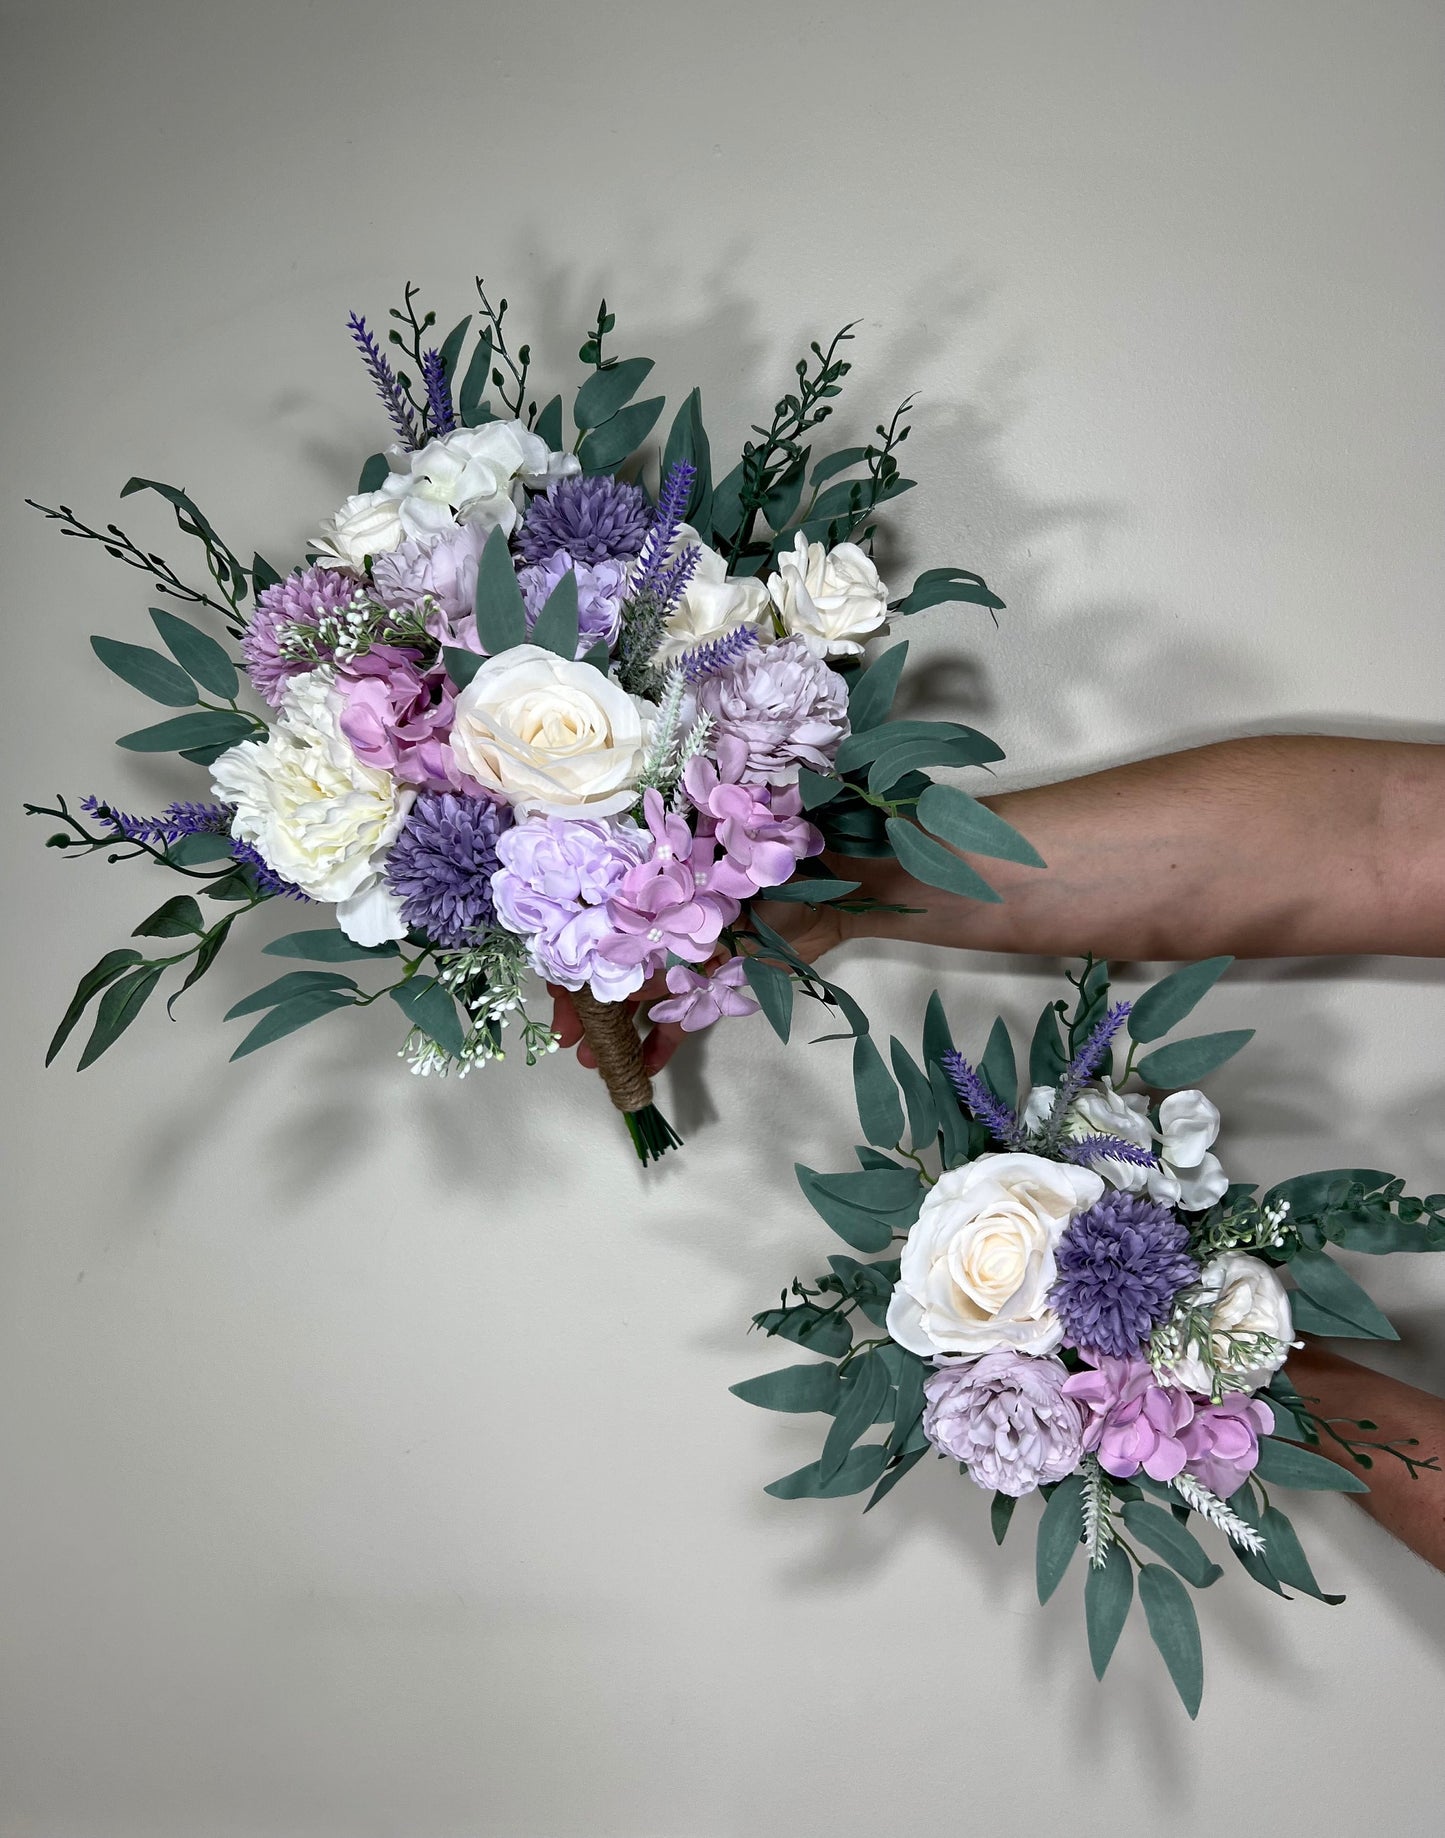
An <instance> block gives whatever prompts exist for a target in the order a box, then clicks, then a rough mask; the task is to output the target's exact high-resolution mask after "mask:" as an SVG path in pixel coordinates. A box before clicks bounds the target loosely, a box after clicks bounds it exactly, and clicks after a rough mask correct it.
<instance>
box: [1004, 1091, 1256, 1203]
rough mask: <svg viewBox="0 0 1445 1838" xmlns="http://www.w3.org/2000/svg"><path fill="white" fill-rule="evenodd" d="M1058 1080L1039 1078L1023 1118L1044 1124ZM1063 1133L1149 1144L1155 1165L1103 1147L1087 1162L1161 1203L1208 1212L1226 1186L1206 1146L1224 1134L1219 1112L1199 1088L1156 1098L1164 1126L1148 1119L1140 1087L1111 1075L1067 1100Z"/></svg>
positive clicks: (1226, 1180)
mask: <svg viewBox="0 0 1445 1838" xmlns="http://www.w3.org/2000/svg"><path fill="white" fill-rule="evenodd" d="M1053 1102H1054V1087H1053V1086H1052V1085H1036V1086H1035V1087H1034V1089H1033V1090H1032V1091H1031V1092H1030V1093H1029V1095H1028V1100H1027V1102H1026V1103H1025V1105H1024V1110H1023V1121H1024V1122H1025V1124H1027V1125H1028V1127H1029V1128H1030V1129H1040V1128H1042V1126H1043V1124H1044V1123H1045V1122H1046V1121H1047V1119H1048V1116H1049V1112H1050V1111H1051V1110H1052V1108H1053ZM1064 1134H1065V1135H1066V1136H1067V1137H1068V1138H1069V1140H1070V1141H1071V1142H1078V1141H1079V1140H1080V1139H1081V1138H1082V1137H1085V1136H1121V1137H1123V1139H1124V1141H1125V1142H1132V1143H1134V1144H1135V1145H1136V1147H1138V1148H1141V1149H1148V1150H1149V1151H1150V1153H1151V1154H1153V1155H1156V1156H1157V1157H1158V1166H1157V1167H1154V1168H1141V1167H1138V1166H1136V1165H1135V1164H1134V1163H1132V1162H1125V1161H1119V1160H1117V1159H1116V1158H1115V1157H1113V1156H1108V1155H1100V1156H1096V1157H1095V1158H1094V1161H1093V1162H1092V1163H1091V1164H1090V1165H1091V1166H1092V1167H1094V1168H1096V1169H1097V1170H1098V1172H1099V1173H1100V1174H1102V1175H1103V1177H1104V1179H1105V1180H1106V1181H1108V1183H1109V1185H1110V1186H1111V1187H1119V1188H1122V1189H1124V1191H1125V1192H1128V1193H1142V1192H1147V1193H1148V1195H1149V1197H1150V1199H1151V1200H1158V1201H1159V1203H1160V1204H1161V1205H1163V1206H1182V1207H1183V1208H1184V1209H1185V1211H1186V1212H1191V1213H1202V1212H1207V1211H1208V1209H1209V1208H1210V1207H1211V1206H1213V1204H1214V1202H1215V1201H1216V1200H1218V1199H1220V1198H1221V1197H1222V1195H1223V1194H1224V1191H1225V1189H1226V1188H1227V1187H1228V1186H1229V1176H1228V1175H1227V1174H1226V1173H1225V1172H1224V1169H1223V1167H1222V1166H1221V1165H1220V1162H1219V1158H1218V1157H1217V1156H1215V1155H1210V1154H1209V1153H1208V1152H1207V1151H1208V1149H1209V1146H1210V1144H1211V1143H1212V1142H1213V1141H1214V1139H1215V1137H1216V1136H1217V1135H1218V1134H1219V1112H1218V1111H1217V1110H1216V1109H1215V1107H1214V1105H1212V1104H1211V1103H1210V1101H1209V1099H1208V1098H1206V1097H1205V1095H1204V1093H1203V1092H1202V1091H1175V1092H1171V1093H1170V1095H1169V1096H1168V1097H1167V1098H1165V1100H1164V1102H1163V1103H1162V1104H1161V1105H1160V1106H1159V1128H1158V1129H1157V1130H1155V1129H1154V1128H1153V1126H1152V1125H1151V1124H1150V1122H1149V1106H1148V1102H1147V1100H1146V1099H1145V1098H1144V1097H1143V1096H1141V1095H1140V1094H1139V1093H1138V1092H1133V1091H1131V1092H1121V1091H1115V1089H1114V1087H1113V1085H1112V1084H1111V1083H1110V1081H1109V1080H1108V1079H1100V1080H1099V1082H1098V1084H1097V1085H1089V1086H1086V1087H1085V1089H1084V1090H1083V1091H1081V1092H1080V1093H1079V1095H1078V1097H1077V1098H1076V1099H1075V1100H1074V1102H1073V1103H1072V1104H1071V1105H1070V1106H1069V1111H1068V1115H1067V1117H1066V1118H1065V1119H1064Z"/></svg>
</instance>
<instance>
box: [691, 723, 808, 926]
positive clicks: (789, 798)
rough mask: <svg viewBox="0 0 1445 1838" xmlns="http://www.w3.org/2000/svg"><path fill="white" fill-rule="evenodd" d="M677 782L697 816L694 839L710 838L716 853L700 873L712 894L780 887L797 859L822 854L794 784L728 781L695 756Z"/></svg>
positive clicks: (738, 896) (743, 896) (736, 895)
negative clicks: (711, 864)
mask: <svg viewBox="0 0 1445 1838" xmlns="http://www.w3.org/2000/svg"><path fill="white" fill-rule="evenodd" d="M733 763H736V761H735V760H734V762H733ZM682 785H683V790H684V791H685V792H686V794H687V797H688V800H689V802H690V803H691V804H692V806H693V808H694V810H696V812H697V814H698V823H697V834H698V839H699V841H700V842H701V841H703V840H711V841H712V842H713V844H714V846H715V847H716V849H717V851H718V859H717V862H716V864H715V865H714V866H713V867H712V868H711V869H710V870H707V871H706V873H707V883H706V884H707V885H708V886H709V887H710V888H712V890H713V891H714V892H716V893H723V894H729V895H731V896H732V898H733V899H735V900H750V899H751V898H752V897H753V895H754V894H755V893H757V892H758V891H759V889H760V888H763V887H781V886H782V885H783V883H784V882H785V881H787V880H790V879H791V878H792V874H793V870H794V869H795V868H796V867H797V865H798V863H799V862H800V861H802V860H804V859H805V858H806V857H807V856H810V855H819V854H821V853H822V849H823V834H822V831H821V830H819V829H818V828H817V827H816V826H815V825H814V824H811V823H809V822H808V820H807V818H806V817H804V816H803V814H802V810H803V800H802V795H801V794H800V792H799V791H798V788H797V786H796V785H787V786H767V785H756V784H752V785H744V784H738V783H736V782H732V783H730V782H729V781H727V780H726V779H723V778H720V777H719V775H718V771H717V768H716V767H715V766H714V765H713V763H712V761H711V760H709V759H705V758H704V757H703V756H702V755H701V754H698V755H695V756H694V757H693V758H692V759H690V760H689V761H688V763H687V767H686V770H685V771H684V773H683V777H682ZM694 853H697V851H696V850H694ZM699 878H701V877H699Z"/></svg>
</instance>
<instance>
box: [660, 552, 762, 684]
mask: <svg viewBox="0 0 1445 1838" xmlns="http://www.w3.org/2000/svg"><path fill="white" fill-rule="evenodd" d="M684 548H693V549H696V550H697V551H698V557H697V566H696V567H695V568H694V569H693V571H692V578H691V580H689V582H688V584H687V586H686V587H685V588H684V589H683V592H682V598H681V599H680V600H679V601H678V603H677V607H676V610H675V611H674V612H673V613H672V614H671V615H670V617H669V618H668V621H667V624H666V625H665V626H664V627H663V635H662V643H661V644H660V645H659V646H658V647H657V650H656V652H655V653H654V657H653V661H654V662H655V663H657V664H658V665H659V666H660V667H663V668H665V667H666V666H667V665H668V664H672V663H676V661H677V659H678V658H680V657H681V656H682V655H683V654H684V653H685V652H687V651H691V650H693V649H695V648H696V646H698V645H705V644H707V643H708V641H709V640H710V639H714V638H722V637H724V636H726V634H727V633H729V632H733V631H736V630H737V628H738V627H739V626H740V625H750V626H752V627H753V629H754V631H756V632H757V634H758V637H759V638H760V639H770V638H771V637H772V636H773V620H772V614H771V612H770V611H769V608H768V590H767V588H766V587H764V586H763V584H762V582H761V581H756V580H752V579H750V578H749V577H748V576H746V575H737V576H733V577H729V575H728V571H727V563H726V562H724V560H723V558H722V557H721V556H720V555H719V554H718V552H717V550H716V549H710V548H709V547H708V546H707V544H706V543H705V542H703V541H702V539H701V538H700V537H699V536H698V533H697V531H696V530H694V529H693V528H692V526H691V525H690V524H686V523H685V524H683V525H682V526H681V528H680V530H679V532H678V540H677V542H676V543H675V544H674V546H673V554H674V555H676V554H677V553H679V552H680V551H681V550H682V549H684Z"/></svg>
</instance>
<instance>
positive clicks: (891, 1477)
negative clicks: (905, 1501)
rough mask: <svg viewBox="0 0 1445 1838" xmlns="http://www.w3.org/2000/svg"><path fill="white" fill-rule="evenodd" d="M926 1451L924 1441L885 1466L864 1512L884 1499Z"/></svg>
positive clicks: (926, 1447) (914, 1466)
mask: <svg viewBox="0 0 1445 1838" xmlns="http://www.w3.org/2000/svg"><path fill="white" fill-rule="evenodd" d="M927 1453H928V1445H927V1443H925V1444H924V1445H923V1447H922V1448H913V1449H908V1450H906V1451H905V1452H904V1453H903V1454H902V1455H901V1456H899V1457H898V1458H897V1459H896V1460H895V1461H894V1462H893V1463H892V1465H891V1466H890V1467H888V1468H886V1469H885V1470H884V1472H883V1478H882V1480H880V1481H879V1483H878V1485H877V1486H876V1487H875V1488H874V1489H873V1493H872V1496H871V1498H870V1499H869V1501H868V1504H867V1505H866V1506H865V1507H864V1508H863V1510H864V1512H865V1513H871V1512H872V1510H873V1508H874V1507H875V1506H876V1505H877V1504H878V1502H879V1501H880V1500H883V1499H886V1498H887V1497H888V1495H889V1494H890V1493H892V1491H893V1489H894V1488H895V1487H896V1486H897V1485H898V1483H899V1482H900V1481H901V1480H902V1479H903V1477H904V1475H905V1474H907V1473H908V1471H909V1469H910V1468H916V1467H917V1466H918V1464H919V1462H921V1461H922V1460H923V1458H924V1456H925V1455H926V1454H927Z"/></svg>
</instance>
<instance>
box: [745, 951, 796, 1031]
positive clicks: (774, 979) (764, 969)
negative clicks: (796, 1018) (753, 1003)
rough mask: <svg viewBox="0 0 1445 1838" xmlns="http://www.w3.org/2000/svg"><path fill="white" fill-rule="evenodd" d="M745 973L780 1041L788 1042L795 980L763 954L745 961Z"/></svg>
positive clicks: (791, 1022) (791, 1023)
mask: <svg viewBox="0 0 1445 1838" xmlns="http://www.w3.org/2000/svg"><path fill="white" fill-rule="evenodd" d="M743 975H744V976H745V977H746V978H747V979H748V982H749V983H750V984H751V985H752V991H753V994H754V995H755V996H756V997H757V998H758V1005H759V1006H760V1007H761V1009H762V1011H763V1013H764V1014H765V1015H766V1016H767V1018H768V1021H769V1023H770V1025H771V1027H772V1030H773V1032H774V1033H775V1034H776V1035H777V1037H778V1039H779V1040H783V1041H786V1039H787V1038H788V1035H789V1034H790V1033H791V1032H792V1026H793V979H792V977H790V976H789V975H788V973H787V971H786V970H783V969H780V968H779V966H778V965H777V964H770V963H768V962H766V960H765V959H763V958H761V957H747V958H744V960H743Z"/></svg>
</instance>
